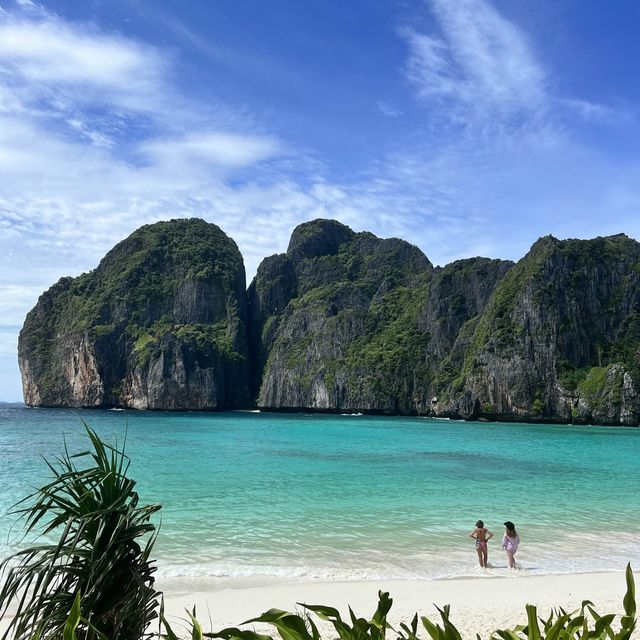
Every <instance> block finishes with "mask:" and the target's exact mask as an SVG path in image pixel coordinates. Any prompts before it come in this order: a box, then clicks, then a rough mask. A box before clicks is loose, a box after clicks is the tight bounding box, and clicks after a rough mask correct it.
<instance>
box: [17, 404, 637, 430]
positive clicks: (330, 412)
mask: <svg viewBox="0 0 640 640" xmlns="http://www.w3.org/2000/svg"><path fill="white" fill-rule="evenodd" d="M4 406H5V407H7V408H9V407H11V408H17V409H45V410H47V411H49V410H53V411H90V412H91V411H130V412H133V413H144V412H148V413H176V414H178V413H201V414H219V413H263V414H279V413H280V414H287V415H296V414H302V415H305V414H306V415H314V416H315V415H327V416H345V417H380V418H427V419H431V420H450V421H451V422H464V423H469V424H474V423H478V422H480V423H485V422H486V423H505V424H531V425H564V426H572V427H625V428H631V429H637V428H640V422H637V423H623V422H613V421H608V422H607V421H602V422H587V421H579V420H574V419H573V418H572V419H569V418H563V417H560V416H557V417H556V416H544V417H539V416H537V415H536V414H531V415H527V416H516V415H514V414H504V415H502V414H500V415H499V414H480V415H473V416H463V415H459V414H453V413H442V414H440V415H435V414H432V413H430V414H427V413H417V412H415V413H414V412H411V413H400V412H393V411H383V410H376V409H342V408H324V409H318V408H315V407H256V406H247V407H222V408H211V409H166V408H165V409H136V408H135V407H125V406H122V405H117V404H104V405H100V406H88V407H85V406H80V407H74V406H70V405H64V406H62V405H51V406H49V405H30V404H26V403H14V402H8V403H5V404H4Z"/></svg>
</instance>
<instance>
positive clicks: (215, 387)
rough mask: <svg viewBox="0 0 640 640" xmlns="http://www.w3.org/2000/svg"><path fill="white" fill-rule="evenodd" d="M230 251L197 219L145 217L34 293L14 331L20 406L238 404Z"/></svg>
mask: <svg viewBox="0 0 640 640" xmlns="http://www.w3.org/2000/svg"><path fill="white" fill-rule="evenodd" d="M246 315H247V309H246V292H245V275H244V266H243V262H242V257H241V255H240V252H239V251H238V248H237V246H236V245H235V243H234V242H233V240H231V239H230V238H228V237H227V236H226V235H225V234H224V233H223V232H222V231H221V230H220V229H219V228H218V227H216V226H215V225H213V224H209V223H207V222H204V221H203V220H197V219H191V220H172V221H169V222H159V223H157V224H154V225H147V226H144V227H141V228H140V229H138V230H137V231H135V232H134V233H133V234H132V235H131V236H129V237H128V238H127V239H126V240H124V241H122V242H121V243H120V244H118V245H116V247H114V248H113V249H112V250H111V251H110V252H109V253H108V254H107V255H106V256H105V257H104V258H103V260H102V261H101V262H100V264H99V266H98V267H97V268H96V269H95V270H94V271H92V272H90V273H86V274H83V275H81V276H79V277H77V278H63V279H61V280H60V281H59V282H58V283H57V284H56V285H54V286H53V287H51V288H50V289H49V290H48V291H46V292H45V293H43V294H42V296H41V297H40V299H39V300H38V304H37V305H36V306H35V308H34V309H33V310H32V311H31V312H30V313H29V314H28V316H27V318H26V320H25V324H24V327H23V329H22V331H21V332H20V338H19V343H18V359H19V364H20V370H21V373H22V381H23V391H24V397H25V402H26V403H27V404H29V405H36V406H71V407H98V406H114V405H115V406H123V407H132V408H136V409H220V408H225V407H239V406H245V405H246V404H247V402H248V385H247V380H248V357H247V356H248V352H247V339H246V320H247V318H246Z"/></svg>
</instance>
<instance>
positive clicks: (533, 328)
mask: <svg viewBox="0 0 640 640" xmlns="http://www.w3.org/2000/svg"><path fill="white" fill-rule="evenodd" d="M18 355H19V364H20V369H21V373H22V379H23V391H24V396H25V401H26V402H27V404H30V405H35V406H74V407H79V406H83V407H85V406H87V407H88V406H95V407H107V406H123V407H131V408H136V409H222V408H233V407H238V408H239V407H247V406H252V405H253V406H255V405H257V406H258V407H260V408H262V409H271V410H299V409H300V410H316V411H337V412H360V411H362V412H373V413H390V414H396V413H397V414H417V415H429V416H439V417H460V418H465V419H478V418H480V419H498V420H529V421H530V420H534V421H562V422H574V423H587V422H593V423H599V424H624V425H637V424H638V422H639V421H640V244H638V243H637V242H636V241H634V240H631V239H629V238H627V237H626V236H624V235H618V236H611V237H607V238H596V239H594V240H564V241H560V240H557V239H555V238H553V237H550V236H549V237H545V238H541V239H540V240H538V241H537V242H536V243H535V244H534V245H533V247H532V248H531V250H530V251H529V253H528V254H527V255H526V256H525V257H524V258H522V259H521V260H520V261H518V262H517V263H516V264H515V265H514V263H512V262H510V261H506V260H491V259H488V258H470V259H467V260H459V261H456V262H454V263H452V264H449V265H447V266H445V267H433V265H432V264H431V263H430V262H429V260H428V259H427V257H426V256H425V255H424V254H423V253H422V252H421V251H420V250H419V249H418V248H417V247H415V246H413V245H411V244H409V243H407V242H405V241H403V240H399V239H396V238H391V239H381V238H377V237H376V236H374V235H373V234H371V233H367V232H363V233H355V232H354V231H352V230H351V229H350V228H349V227H347V226H345V225H343V224H341V223H339V222H337V221H334V220H314V221H312V222H308V223H305V224H302V225H299V226H298V227H296V229H294V231H293V233H292V236H291V240H290V243H289V247H288V249H287V251H286V253H283V254H279V255H274V256H271V257H268V258H266V259H265V260H264V261H263V262H262V264H261V265H260V267H259V268H258V272H257V274H256V277H255V278H254V280H253V282H252V283H251V286H250V287H249V290H248V292H246V291H245V275H244V267H243V263H242V257H241V256H240V253H239V252H238V249H237V247H236V245H235V243H234V242H233V241H232V240H231V239H230V238H228V237H227V236H226V235H225V234H224V233H223V232H222V231H221V230H220V229H219V228H218V227H216V226H215V225H212V224H208V223H206V222H204V221H202V220H173V221H170V222H163V223H158V224H155V225H148V226H145V227H142V228H140V229H139V230H138V231H136V232H135V233H133V234H132V235H131V236H130V237H129V238H127V239H126V240H124V241H123V242H121V243H120V244H118V245H117V246H116V247H114V249H112V250H111V251H110V252H109V253H108V254H107V255H106V256H105V257H104V259H103V260H102V261H101V262H100V264H99V266H98V267H97V268H96V269H95V270H94V271H92V272H90V273H86V274H83V275H81V276H79V277H77V278H62V279H61V280H60V281H59V282H58V283H57V284H55V285H54V286H53V287H51V288H50V289H49V290H48V291H46V292H45V293H43V294H42V296H41V297H40V299H39V301H38V304H37V305H36V306H35V308H34V309H33V310H32V311H31V312H30V313H29V314H28V316H27V318H26V320H25V324H24V327H23V329H22V332H21V334H20V339H19V353H18Z"/></svg>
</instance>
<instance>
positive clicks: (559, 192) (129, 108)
mask: <svg viewBox="0 0 640 640" xmlns="http://www.w3.org/2000/svg"><path fill="white" fill-rule="evenodd" d="M639 23H640V4H639V3H637V2H635V1H632V0H619V1H617V2H615V3H611V2H606V3H605V2H604V1H600V2H597V1H594V2H584V1H583V0H508V1H507V0H424V1H422V0H397V1H396V2H394V1H393V0H386V1H381V0H380V1H373V0H366V1H365V0H349V1H348V2H338V1H337V0H336V1H332V0H329V1H327V0H305V1H304V2H300V1H299V0H273V1H270V2H264V0H252V1H249V0H234V1H233V2H231V1H216V2H211V1H209V0H191V1H190V2H167V1H163V0H153V1H151V0H109V1H108V2H103V1H98V0H74V1H52V2H41V3H36V2H31V1H30V0H17V1H8V0H0V260H1V261H2V263H1V265H0V266H1V269H0V294H1V295H0V312H1V313H0V400H17V399H19V398H20V396H21V391H20V382H19V375H18V368H17V361H16V344H17V333H18V331H19V328H20V326H21V325H22V322H23V320H24V316H25V314H26V313H27V311H28V310H29V309H30V308H31V307H32V306H33V305H34V304H35V302H36V300H37V298H38V295H39V294H40V293H41V292H42V291H43V290H44V289H46V288H48V287H49V286H50V285H51V284H53V283H54V282H55V281H57V280H58V278H60V277H61V276H64V275H76V274H78V273H81V272H83V271H87V270H89V269H91V268H93V267H95V266H96V264H97V263H98V261H99V259H100V258H101V257H102V255H104V253H105V252H106V251H107V250H108V249H109V248H110V247H111V246H113V244H115V243H116V242H117V241H119V240H121V239H122V238H124V237H125V236H126V235H128V234H129V233H130V232H131V231H133V230H134V229H135V228H137V227H138V226H140V225H141V224H145V223H148V222H154V221H157V220H162V219H169V218H175V217H181V216H199V217H203V218H205V219H207V220H210V221H212V222H215V223H216V224H218V225H219V226H221V227H222V228H223V229H224V230H225V231H226V232H227V233H228V234H229V235H231V236H232V237H233V238H234V239H235V240H236V242H238V244H239V246H240V249H241V251H242V253H243V255H244V258H245V263H246V266H247V273H248V277H249V278H251V277H252V275H253V274H254V273H255V269H256V267H257V265H258V263H259V262H260V260H261V259H262V258H263V257H264V256H266V255H270V254H272V253H275V252H281V251H284V250H285V249H286V245H287V241H288V238H289V235H290V233H291V230H292V229H293V227H294V226H295V225H296V224H298V223H300V222H303V221H305V220H309V219H313V218H316V217H330V218H336V219H339V220H341V221H343V222H344V223H346V224H349V225H350V226H352V227H353V228H354V229H356V230H370V231H373V232H374V233H376V234H377V235H380V236H384V237H389V236H399V237H402V238H404V239H407V240H409V241H411V242H413V243H415V244H417V245H418V246H419V247H420V248H421V249H422V250H423V251H424V252H425V253H426V254H427V256H428V257H429V258H430V259H431V260H432V262H434V263H436V264H445V263H447V262H450V261H452V260H454V259H457V258H461V257H468V256H474V255H485V256H491V257H502V258H512V259H518V258H519V257H521V256H522V255H524V253H526V251H527V249H528V247H529V246H530V245H531V244H532V243H533V242H534V241H535V240H536V238H538V237H539V236H541V235H545V234H549V233H552V234H554V235H556V236H558V237H561V238H565V237H582V238H587V237H594V236H597V235H606V234H612V233H618V232H625V233H627V234H628V235H630V236H632V237H635V238H640V215H638V214H639V212H640V179H639V178H640V156H639V154H638V150H639V149H640V83H639V82H638V81H637V61H638V60H639V59H640V41H639V40H638V38H637V25H638V24H639Z"/></svg>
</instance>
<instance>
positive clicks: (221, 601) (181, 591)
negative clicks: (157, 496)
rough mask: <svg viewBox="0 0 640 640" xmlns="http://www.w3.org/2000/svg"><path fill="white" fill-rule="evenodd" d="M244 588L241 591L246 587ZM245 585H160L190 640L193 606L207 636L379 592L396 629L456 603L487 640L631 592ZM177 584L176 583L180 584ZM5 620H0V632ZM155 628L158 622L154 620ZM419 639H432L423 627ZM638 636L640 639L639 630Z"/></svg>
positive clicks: (589, 587) (612, 588) (506, 585)
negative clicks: (273, 612) (270, 613)
mask: <svg viewBox="0 0 640 640" xmlns="http://www.w3.org/2000/svg"><path fill="white" fill-rule="evenodd" d="M243 583H244V586H243ZM252 584H253V586H246V582H245V581H244V580H237V581H236V583H235V584H234V585H233V586H232V587H224V588H221V587H220V586H219V584H218V585H212V584H211V583H209V584H207V581H206V580H197V581H195V580H194V581H191V580H185V579H180V580H179V581H175V580H172V581H171V583H164V584H162V583H160V584H158V585H157V586H158V587H159V588H160V589H162V590H163V591H164V594H165V609H166V615H167V618H168V619H169V621H170V623H171V624H172V625H173V626H174V630H175V631H177V632H180V631H183V633H182V634H180V635H182V636H184V637H187V633H186V627H185V626H184V625H183V621H184V619H185V618H186V613H185V609H187V608H188V609H189V610H191V609H192V608H193V606H194V605H195V607H196V612H197V617H198V619H199V620H200V622H201V623H202V626H203V628H204V630H205V631H208V630H215V631H218V630H220V629H222V628H223V627H228V626H238V625H239V624H240V623H241V622H243V621H244V620H248V619H250V618H253V617H256V616H258V615H259V614H260V613H262V612H264V611H267V610H268V609H270V608H272V607H273V608H278V609H284V610H288V611H300V610H301V607H299V606H298V605H297V604H296V603H297V602H306V603H309V604H324V605H330V606H334V607H336V608H337V609H339V610H340V612H341V614H343V615H344V616H346V615H348V611H347V607H348V605H351V607H352V608H353V610H354V612H355V613H356V615H358V616H362V617H365V618H368V619H369V618H370V617H371V615H372V614H373V612H374V610H375V608H376V605H377V600H378V596H377V594H378V589H381V590H383V591H389V592H390V594H391V596H392V598H393V607H392V609H391V612H390V615H389V621H390V622H391V624H393V625H396V624H398V623H399V622H407V623H409V622H410V620H411V618H412V617H413V614H414V613H415V612H418V614H419V615H426V616H428V617H430V618H431V619H433V620H434V621H435V620H439V618H438V613H437V611H436V608H435V606H434V605H439V606H443V605H445V604H450V605H451V620H452V622H453V623H454V624H455V625H456V626H457V627H458V629H459V630H460V632H461V633H462V635H463V637H464V638H475V634H476V633H479V634H480V635H481V637H482V638H488V637H489V636H490V635H491V633H492V632H493V631H494V630H496V629H498V628H505V627H513V626H515V625H517V624H524V623H525V622H526V613H525V609H524V607H525V605H526V604H528V603H530V604H536V605H537V606H538V612H539V613H540V615H543V616H546V615H548V613H549V611H550V609H551V608H552V607H558V606H561V607H563V608H565V609H567V610H572V609H575V608H577V607H579V606H580V603H581V602H582V600H586V599H588V600H591V601H593V603H594V605H595V608H596V610H597V611H598V612H600V613H622V598H623V596H624V593H625V590H626V584H625V578H624V572H622V571H620V572H607V573H587V574H571V575H544V576H540V575H535V576H531V575H526V574H524V573H522V572H514V574H513V575H512V576H509V577H502V576H501V577H493V576H491V575H490V574H489V575H487V576H486V577H484V576H482V577H477V578H461V579H451V580H388V581H385V580H381V581H360V582H320V581H318V582H295V583H292V582H288V583H276V584H274V583H269V584H261V585H256V583H255V581H252ZM178 585H179V586H178ZM7 623H8V620H7V619H4V620H0V632H2V631H4V629H5V628H6V626H7ZM154 624H155V623H154ZM318 626H319V628H320V629H321V631H323V632H324V634H323V635H324V637H325V638H333V637H335V633H334V632H333V628H332V627H331V626H330V625H328V624H327V623H321V622H320V621H318ZM247 628H254V629H256V630H257V631H261V632H267V633H269V635H273V636H274V637H278V636H277V632H276V631H275V629H273V628H272V627H269V626H267V625H253V626H248V627H247ZM419 635H420V636H421V637H427V634H426V631H424V629H422V627H419ZM634 637H635V638H640V633H639V632H638V631H636V634H635V635H634Z"/></svg>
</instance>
